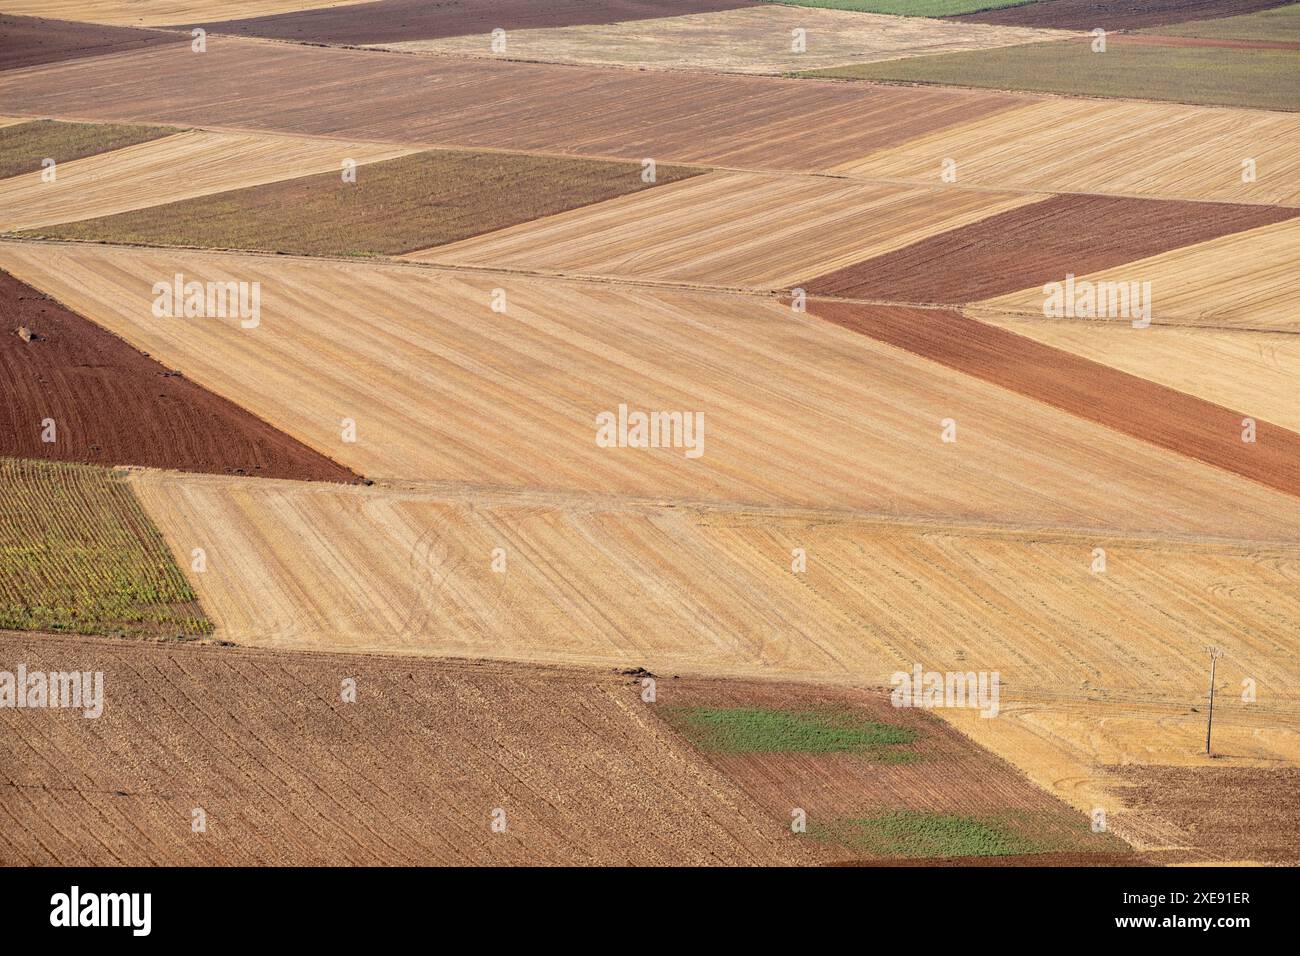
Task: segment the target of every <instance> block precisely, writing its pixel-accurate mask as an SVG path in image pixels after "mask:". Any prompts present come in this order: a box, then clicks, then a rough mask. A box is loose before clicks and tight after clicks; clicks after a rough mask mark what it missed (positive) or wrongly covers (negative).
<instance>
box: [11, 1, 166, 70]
mask: <svg viewBox="0 0 1300 956" xmlns="http://www.w3.org/2000/svg"><path fill="white" fill-rule="evenodd" d="M188 41H189V37H187V36H182V35H181V34H179V33H168V32H165V31H162V30H136V29H134V28H132V27H110V26H103V25H101V24H98V23H73V22H71V21H69V20H46V19H44V18H43V17H16V16H11V15H10V14H0V70H17V69H19V68H21V67H24V66H36V65H37V64H40V63H57V62H59V61H61V60H74V59H79V58H81V57H87V56H103V55H104V54H106V53H121V52H123V51H125V50H140V49H143V48H145V47H151V46H157V45H158V44H160V43H187V42H188Z"/></svg>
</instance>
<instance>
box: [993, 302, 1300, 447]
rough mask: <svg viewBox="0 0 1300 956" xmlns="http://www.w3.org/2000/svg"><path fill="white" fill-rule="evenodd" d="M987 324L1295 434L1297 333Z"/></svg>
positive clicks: (1299, 407)
mask: <svg viewBox="0 0 1300 956" xmlns="http://www.w3.org/2000/svg"><path fill="white" fill-rule="evenodd" d="M981 319H982V320H983V321H985V322H988V323H990V324H992V325H997V326H1000V327H1002V328H1005V329H1008V330H1010V331H1012V332H1015V333H1016V334H1017V335H1023V336H1026V337H1028V338H1031V339H1034V340H1036V341H1039V342H1043V343H1045V344H1047V345H1051V346H1053V347H1054V348H1058V349H1064V350H1065V351H1067V352H1073V353H1074V354H1076V355H1081V356H1083V357H1084V358H1087V359H1091V360H1092V361H1094V362H1100V363H1102V364H1103V365H1110V366H1112V367H1113V368H1118V369H1121V370H1123V371H1125V372H1128V373H1130V374H1132V375H1137V376H1140V377H1141V378H1145V379H1150V380H1151V381H1153V382H1159V383H1160V384H1161V385H1168V386H1169V387H1170V388H1176V389H1178V390H1179V391H1180V392H1186V393H1188V394H1189V395H1196V396H1198V397H1200V398H1204V399H1207V400H1209V401H1211V402H1215V403H1216V404H1219V405H1223V406H1225V407H1227V408H1231V409H1234V410H1235V411H1239V412H1241V413H1242V414H1243V415H1249V416H1251V417H1254V418H1257V419H1263V420H1265V421H1269V422H1272V423H1273V424H1275V425H1281V426H1282V427H1284V428H1289V429H1291V430H1292V431H1300V401H1298V400H1297V396H1296V383H1297V382H1300V337H1298V336H1296V335H1289V334H1283V333H1270V332H1241V331H1225V330H1222V329H1186V328H1174V327H1171V326H1156V325H1153V326H1152V327H1151V328H1149V329H1134V328H1132V327H1131V326H1130V325H1129V324H1128V323H1127V322H1125V323H1120V322H1111V323H1105V322H1085V321H1077V320H1070V319H1043V318H1038V319H1034V318H1020V317H1014V318H1012V317H1008V316H1005V315H1002V316H999V315H997V314H988V315H982V316H981Z"/></svg>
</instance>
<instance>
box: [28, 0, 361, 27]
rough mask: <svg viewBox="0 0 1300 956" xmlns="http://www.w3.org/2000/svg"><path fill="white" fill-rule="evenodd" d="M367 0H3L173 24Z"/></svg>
mask: <svg viewBox="0 0 1300 956" xmlns="http://www.w3.org/2000/svg"><path fill="white" fill-rule="evenodd" d="M364 2H366V0H221V2H220V3H213V2H212V0H4V7H3V9H4V12H5V13H13V14H18V15H20V16H25V17H47V18H49V19H53V20H81V21H83V22H85V23H110V24H118V25H121V26H133V27H142V26H170V25H172V24H184V23H202V22H203V21H204V20H208V21H217V20H234V19H239V18H242V17H263V16H270V15H272V14H275V13H289V12H291V11H293V10H308V9H312V8H315V7H342V6H347V5H349V4H353V3H364Z"/></svg>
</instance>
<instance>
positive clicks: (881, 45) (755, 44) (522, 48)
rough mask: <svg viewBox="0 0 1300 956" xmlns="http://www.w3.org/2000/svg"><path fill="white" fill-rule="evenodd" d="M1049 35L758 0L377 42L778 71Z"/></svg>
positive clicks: (415, 48) (668, 66) (600, 61)
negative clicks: (758, 0) (498, 39)
mask: <svg viewBox="0 0 1300 956" xmlns="http://www.w3.org/2000/svg"><path fill="white" fill-rule="evenodd" d="M796 30H803V31H804V34H803V43H802V45H801V47H799V48H796V43H795V42H793V40H792V33H793V32H794V31H796ZM1055 38H1057V35H1056V34H1055V33H1053V32H1049V31H1045V30H1026V29H1020V28H1016V27H986V26H982V25H977V24H970V25H964V24H957V23H949V22H947V21H942V20H928V19H924V18H908V17H884V16H873V15H871V14H865V13H850V12H844V11H839V10H822V9H815V8H802V7H801V8H797V9H796V8H794V7H786V6H781V5H779V4H778V5H773V4H764V5H760V6H749V7H744V8H741V9H737V10H726V11H723V12H719V13H701V14H695V15H692V16H674V17H666V18H663V19H655V20H632V21H624V22H620V23H611V24H607V25H600V26H591V25H584V26H571V27H556V28H549V29H537V30H513V31H509V32H508V33H507V35H506V48H505V50H504V51H503V52H501V53H500V54H498V53H494V52H493V50H492V37H491V36H490V35H488V34H487V33H483V34H478V35H473V36H462V37H454V38H447V39H442V40H407V41H404V42H401V43H386V44H379V46H380V47H382V48H384V49H392V50H403V51H407V52H411V53H436V54H442V55H446V56H465V57H475V56H479V57H482V56H486V57H492V56H498V55H500V56H504V57H509V58H511V59H520V60H536V61H541V62H548V63H580V64H588V65H594V66H616V67H624V68H633V69H640V70H645V69H661V70H717V71H719V72H724V73H785V72H790V71H794V70H800V69H817V68H819V67H830V66H840V65H844V64H856V63H871V62H875V61H878V60H894V59H898V58H900V57H912V56H929V55H935V54H940V53H950V52H953V51H958V50H983V49H987V48H989V47H998V46H1006V45H1009V44H1016V43H1031V42H1033V41H1036V40H1047V39H1055Z"/></svg>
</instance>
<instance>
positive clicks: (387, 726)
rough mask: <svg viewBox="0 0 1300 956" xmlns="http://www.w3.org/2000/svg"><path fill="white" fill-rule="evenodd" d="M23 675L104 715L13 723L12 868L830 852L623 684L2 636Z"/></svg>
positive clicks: (522, 671) (8, 759)
mask: <svg viewBox="0 0 1300 956" xmlns="http://www.w3.org/2000/svg"><path fill="white" fill-rule="evenodd" d="M19 663H25V664H26V665H27V666H28V668H29V669H30V670H33V671H35V670H60V669H67V670H74V669H75V670H89V671H102V672H103V674H104V712H103V715H102V716H101V717H100V718H98V719H96V720H87V719H85V718H83V717H82V716H81V714H80V713H79V712H77V713H72V712H69V711H50V710H15V709H13V708H4V709H2V710H0V727H2V728H3V732H2V733H0V820H3V821H4V825H3V826H0V864H6V865H22V864H26V865H31V864H43V865H52V864H63V865H89V866H104V865H116V864H132V865H158V864H173V865H175V864H181V865H209V866H210V865H226V864H242V865H249V864H278V865H287V864H314V865H325V864H328V865H341V864H372V865H373V864H423V865H437V864H461V865H467V864H624V865H656V864H678V865H684V864H750V865H753V864H765V863H766V864H772V863H778V864H780V863H784V864H789V863H798V862H810V861H814V860H816V859H817V857H816V856H814V855H813V854H812V852H811V848H810V847H809V846H807V845H806V844H803V843H801V842H799V841H797V840H796V839H795V838H794V836H793V835H792V834H791V833H790V829H789V826H788V824H784V823H783V822H782V821H781V820H776V819H772V818H770V817H769V815H768V814H767V813H766V812H765V811H764V810H763V809H762V808H761V807H760V806H759V805H757V804H756V803H755V802H754V801H753V800H752V799H750V798H749V797H748V796H746V795H745V794H744V793H743V792H742V791H740V790H739V789H738V788H737V787H736V786H735V785H734V784H732V783H731V782H730V781H728V780H726V779H725V777H723V776H722V775H721V774H720V773H718V772H717V771H716V770H714V769H712V768H711V767H710V766H709V765H708V764H707V763H705V762H704V761H703V760H702V759H700V758H699V757H698V756H696V755H695V754H694V753H692V752H691V750H690V748H689V747H687V746H686V745H685V744H684V743H683V742H681V741H680V739H679V738H678V737H677V735H676V734H674V733H672V732H671V731H669V730H668V729H667V728H665V727H662V726H661V725H660V723H659V721H658V720H657V718H656V717H655V715H654V713H653V711H652V710H651V708H650V706H649V705H647V704H643V703H642V702H641V700H640V697H639V693H640V686H639V685H634V683H633V682H632V681H631V680H630V679H629V678H626V677H619V676H617V675H613V674H609V673H608V672H606V673H592V672H580V671H563V670H554V669H551V670H545V669H541V668H536V667H529V666H520V665H515V666H501V665H484V664H462V663H440V662H432V661H419V660H400V661H399V660H394V659H391V658H387V659H385V658H365V657H355V656H353V657H341V656H337V655H333V656H332V655H325V654H310V653H307V654H294V655H285V654H277V653H269V652H265V651H261V652H259V651H248V650H236V649H230V648H215V647H193V646H191V647H179V646H175V645H172V646H159V645H153V646H148V645H139V644H122V643H118V642H112V641H102V640H98V641H94V642H89V641H77V640H71V639H63V638H55V637H49V636H43V635H42V636H37V637H26V636H20V635H12V634H0V667H3V668H6V669H9V670H12V669H14V668H15V667H16V666H17V665H18V664H19ZM349 678H350V679H352V680H354V681H355V682H356V702H355V703H344V702H343V701H342V700H341V690H342V684H343V681H344V680H346V679H349ZM502 701H509V706H508V707H503V706H502ZM196 809H199V810H202V811H203V812H204V813H205V814H206V832H195V831H194V829H193V826H192V820H193V819H194V818H193V812H194V811H195V810H196ZM498 809H500V810H501V811H503V812H504V821H505V824H506V828H505V831H504V832H501V833H497V832H494V831H493V830H492V828H491V826H492V823H493V812H494V811H495V810H498Z"/></svg>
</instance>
